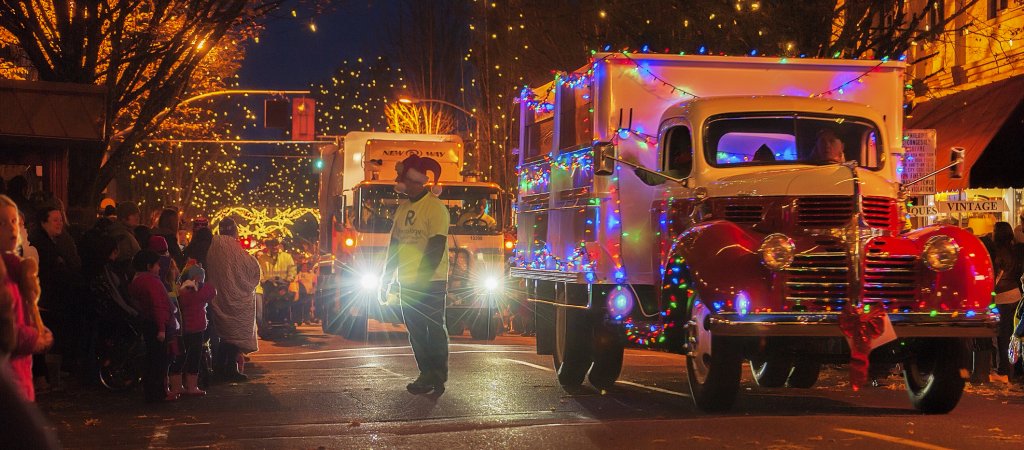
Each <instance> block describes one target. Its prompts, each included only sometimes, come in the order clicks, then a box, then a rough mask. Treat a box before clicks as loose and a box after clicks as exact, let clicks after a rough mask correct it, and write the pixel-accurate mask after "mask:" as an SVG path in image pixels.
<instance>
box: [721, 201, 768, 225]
mask: <svg viewBox="0 0 1024 450" xmlns="http://www.w3.org/2000/svg"><path fill="white" fill-rule="evenodd" d="M763 216H764V206H762V205H725V220H729V221H732V222H736V223H758V222H760V221H761V218H762V217H763Z"/></svg>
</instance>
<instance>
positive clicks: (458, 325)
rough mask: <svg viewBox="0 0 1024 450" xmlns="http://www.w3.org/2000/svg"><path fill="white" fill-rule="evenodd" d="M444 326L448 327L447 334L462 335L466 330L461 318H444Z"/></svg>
mask: <svg viewBox="0 0 1024 450" xmlns="http://www.w3.org/2000/svg"><path fill="white" fill-rule="evenodd" d="M444 326H445V328H447V329H448V336H462V334H463V333H465V332H466V324H465V323H463V322H462V320H445V322H444Z"/></svg>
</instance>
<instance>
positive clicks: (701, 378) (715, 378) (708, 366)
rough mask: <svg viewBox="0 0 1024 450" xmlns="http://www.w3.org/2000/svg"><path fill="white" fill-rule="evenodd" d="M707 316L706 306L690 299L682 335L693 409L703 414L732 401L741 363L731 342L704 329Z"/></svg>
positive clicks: (737, 348)
mask: <svg viewBox="0 0 1024 450" xmlns="http://www.w3.org/2000/svg"><path fill="white" fill-rule="evenodd" d="M710 315H711V313H710V311H708V308H707V306H704V303H701V302H700V300H699V299H697V298H694V299H693V305H692V306H691V307H690V322H689V323H688V324H687V333H686V334H687V340H688V342H689V347H690V352H689V354H688V355H687V356H686V375H687V378H688V379H689V382H690V395H691V396H692V397H693V402H694V404H696V405H697V408H699V409H701V410H702V411H706V412H714V411H725V410H728V409H729V408H732V405H733V403H735V402H736V393H737V392H738V391H739V388H740V375H741V370H742V368H743V360H742V354H741V353H740V348H739V345H738V344H737V343H736V342H735V341H734V340H731V339H729V338H726V337H723V336H712V335H711V330H709V329H708V328H707V318H708V316H710Z"/></svg>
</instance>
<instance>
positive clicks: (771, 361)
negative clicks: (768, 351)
mask: <svg viewBox="0 0 1024 450" xmlns="http://www.w3.org/2000/svg"><path fill="white" fill-rule="evenodd" d="M792 368H793V364H792V363H791V362H790V361H789V359H788V358H780V357H767V358H756V359H751V360H750V374H751V375H753V376H754V381H756V382H757V385H758V386H761V387H766V388H777V387H782V386H784V385H785V384H786V378H789V372H790V370H792Z"/></svg>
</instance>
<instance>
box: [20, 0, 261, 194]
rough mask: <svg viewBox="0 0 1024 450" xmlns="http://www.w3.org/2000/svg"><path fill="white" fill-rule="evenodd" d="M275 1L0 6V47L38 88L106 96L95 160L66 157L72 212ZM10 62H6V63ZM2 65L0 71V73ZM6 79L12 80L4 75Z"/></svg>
mask: <svg viewBox="0 0 1024 450" xmlns="http://www.w3.org/2000/svg"><path fill="white" fill-rule="evenodd" d="M280 4H281V1H280V0H266V1H246V0H189V1H184V0H158V1H155V2H138V1H127V2H116V3H108V2H100V1H95V0H92V1H90V0H83V1H75V2H64V1H39V0H34V1H28V0H21V1H9V2H3V3H2V4H0V29H2V30H3V31H4V33H3V34H2V35H0V39H4V38H6V39H7V41H6V42H5V43H4V47H6V48H8V49H15V50H16V52H15V53H17V56H18V59H19V60H22V59H23V60H25V61H27V62H28V63H29V64H30V65H31V68H30V69H29V70H28V71H27V72H26V73H24V75H26V76H29V75H30V74H34V76H35V77H37V78H38V79H40V80H43V81H60V82H71V83H86V84H97V85H101V86H105V87H106V88H107V90H108V107H107V113H108V115H109V117H108V120H107V126H108V129H107V130H106V133H105V139H106V142H105V144H106V151H105V152H72V153H71V155H70V157H71V160H70V163H69V164H70V167H71V170H72V171H73V172H74V173H76V174H78V175H77V176H75V177H73V178H71V179H70V180H68V181H69V194H70V203H71V205H73V206H90V207H91V206H94V205H96V204H97V203H98V200H99V198H100V196H101V193H102V192H103V190H104V189H105V188H106V187H107V185H108V184H109V182H110V181H111V180H113V179H114V178H115V176H116V175H117V174H118V171H119V170H124V169H126V168H127V166H128V164H129V161H130V160H131V155H132V152H133V149H135V147H136V146H137V145H138V144H140V143H141V142H142V141H144V140H145V139H146V138H147V137H149V136H151V135H152V134H153V133H155V132H157V130H159V129H160V127H161V125H162V124H163V123H164V121H165V120H167V119H168V117H170V116H172V114H171V113H172V112H174V110H175V107H176V106H177V105H178V103H180V102H181V101H182V100H183V99H185V98H187V97H188V96H190V95H192V94H195V93H197V92H199V89H200V86H199V84H200V83H199V81H200V80H202V79H203V78H204V77H206V76H208V75H209V72H208V71H206V70H204V69H203V68H204V66H205V65H207V64H209V61H210V56H211V54H218V53H220V54H221V55H222V56H221V59H224V58H226V59H229V60H234V61H238V60H239V59H240V58H241V55H242V54H243V53H239V52H235V53H232V52H230V51H229V49H230V48H231V47H234V46H237V45H240V44H241V43H242V42H244V41H245V40H247V39H250V38H252V37H253V36H254V35H255V33H256V32H257V31H258V29H259V23H258V19H259V18H261V17H263V16H265V15H266V14H267V13H268V12H270V11H273V10H274V9H276V8H278V7H279V6H280ZM8 59H10V58H8ZM10 65H11V64H10V63H7V64H6V67H9V66H10ZM8 72H9V73H15V71H13V70H9V71H8Z"/></svg>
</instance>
